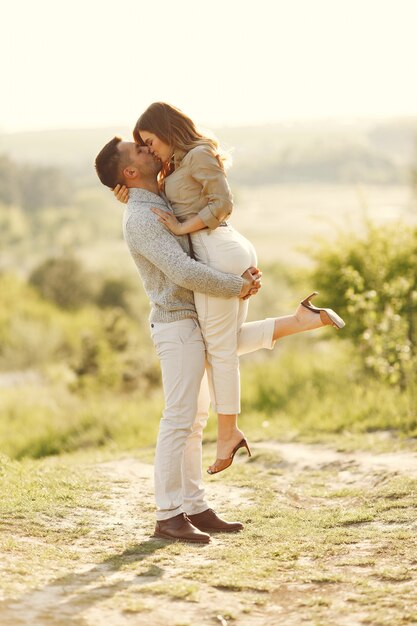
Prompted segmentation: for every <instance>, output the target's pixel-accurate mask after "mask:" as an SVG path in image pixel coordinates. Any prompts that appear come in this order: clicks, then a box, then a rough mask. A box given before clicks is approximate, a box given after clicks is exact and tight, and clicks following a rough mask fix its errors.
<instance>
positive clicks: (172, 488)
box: [151, 319, 205, 520]
mask: <svg viewBox="0 0 417 626" xmlns="http://www.w3.org/2000/svg"><path fill="white" fill-rule="evenodd" d="M151 334H152V339H153V342H154V344H155V347H156V350H157V353H158V357H159V359H160V363H161V370H162V383H163V388H164V396H165V409H164V412H163V417H162V419H161V423H160V427H159V434H158V440H157V445H156V452H155V499H156V505H157V513H156V517H157V520H167V519H169V518H171V517H174V516H176V515H178V514H180V513H182V512H183V488H182V475H181V466H182V458H183V453H184V448H185V444H186V440H187V437H188V436H189V434H190V433H191V430H192V426H193V423H194V421H195V417H196V413H197V397H198V393H199V389H200V385H201V380H202V377H203V374H204V367H205V346H204V342H203V338H202V336H201V331H200V327H199V326H198V323H197V322H196V321H195V320H192V319H186V320H181V321H178V322H170V323H166V324H157V323H155V324H154V325H153V327H152V329H151Z"/></svg>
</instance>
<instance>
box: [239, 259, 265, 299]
mask: <svg viewBox="0 0 417 626" xmlns="http://www.w3.org/2000/svg"><path fill="white" fill-rule="evenodd" d="M261 277H262V272H261V271H260V270H259V269H258V268H257V267H250V268H249V269H247V270H246V272H244V273H243V274H242V278H243V286H242V289H241V292H240V295H239V298H242V300H247V299H248V298H250V297H251V296H254V295H255V294H257V293H258V291H259V289H260V288H261V287H262V284H261Z"/></svg>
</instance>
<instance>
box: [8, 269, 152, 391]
mask: <svg viewBox="0 0 417 626" xmlns="http://www.w3.org/2000/svg"><path fill="white" fill-rule="evenodd" d="M0 290H1V292H2V295H3V300H2V305H1V306H0V370H3V371H13V370H27V369H31V370H39V371H40V372H42V375H43V376H45V377H46V379H47V380H51V381H53V382H54V383H61V384H63V385H64V386H65V387H67V388H68V389H71V390H72V391H74V392H76V393H82V392H83V391H85V390H93V391H94V390H95V391H97V390H99V389H101V388H106V389H113V390H114V391H121V392H126V391H132V390H142V391H143V392H144V393H147V392H148V391H149V390H151V389H152V388H153V387H154V386H156V385H157V383H158V381H159V368H158V363H157V359H156V356H155V355H154V353H153V351H152V350H151V347H152V344H151V340H150V338H149V335H148V333H147V324H144V323H143V322H144V320H143V319H142V320H141V321H140V320H139V319H138V318H136V319H135V318H132V317H131V316H129V315H128V314H127V313H126V311H124V310H123V309H121V308H106V309H99V308H97V307H96V306H95V305H94V303H92V304H90V305H88V306H83V307H80V308H79V309H76V310H74V309H73V310H66V309H61V308H59V307H58V306H57V305H56V304H54V303H52V302H48V301H47V300H45V299H44V298H43V297H42V296H41V295H40V294H39V293H38V292H37V290H35V288H34V287H33V286H31V285H29V284H27V283H26V282H25V281H23V280H22V279H19V278H16V277H14V276H11V275H5V274H3V275H0ZM141 314H143V313H141Z"/></svg>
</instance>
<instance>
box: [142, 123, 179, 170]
mask: <svg viewBox="0 0 417 626" xmlns="http://www.w3.org/2000/svg"><path fill="white" fill-rule="evenodd" d="M139 135H140V137H141V139H142V141H143V143H144V144H145V145H147V146H148V147H149V149H150V151H151V152H152V154H153V155H154V156H156V157H158V159H161V161H162V163H166V162H167V161H169V160H170V159H171V157H172V153H173V150H172V148H171V146H169V145H168V144H167V143H165V142H164V141H162V139H159V137H157V135H155V134H154V133H148V131H147V130H139Z"/></svg>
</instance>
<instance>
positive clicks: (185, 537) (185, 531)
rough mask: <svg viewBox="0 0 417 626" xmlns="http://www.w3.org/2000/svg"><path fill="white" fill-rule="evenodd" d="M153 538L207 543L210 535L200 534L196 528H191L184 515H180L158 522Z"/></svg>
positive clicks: (191, 525)
mask: <svg viewBox="0 0 417 626" xmlns="http://www.w3.org/2000/svg"><path fill="white" fill-rule="evenodd" d="M154 537H161V538H163V539H181V540H182V541H193V542H194V543H209V541H210V535H207V533H202V532H200V531H199V529H198V528H196V527H195V526H193V524H191V522H190V520H189V519H188V517H187V516H186V514H185V513H180V514H179V515H175V516H174V517H170V518H169V519H164V520H158V521H157V522H156V526H155V532H154Z"/></svg>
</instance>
